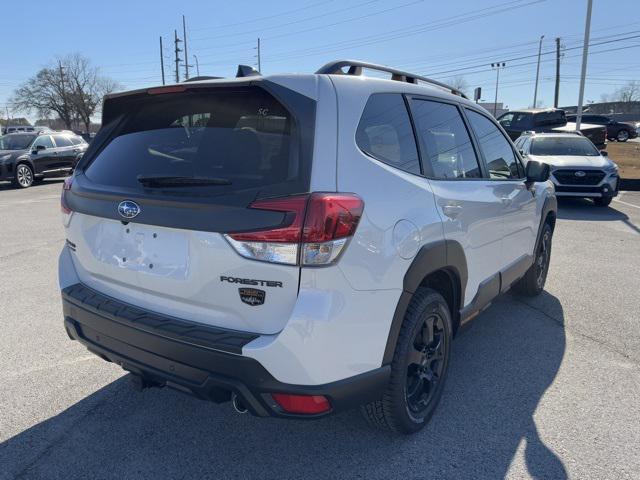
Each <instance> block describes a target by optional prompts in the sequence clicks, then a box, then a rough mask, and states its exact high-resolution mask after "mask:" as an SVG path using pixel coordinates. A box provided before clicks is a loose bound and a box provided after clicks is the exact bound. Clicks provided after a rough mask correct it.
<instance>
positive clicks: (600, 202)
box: [593, 197, 613, 207]
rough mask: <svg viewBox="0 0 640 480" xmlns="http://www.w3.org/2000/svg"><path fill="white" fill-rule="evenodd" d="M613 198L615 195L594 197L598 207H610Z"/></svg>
mask: <svg viewBox="0 0 640 480" xmlns="http://www.w3.org/2000/svg"><path fill="white" fill-rule="evenodd" d="M611 200H613V197H599V198H594V199H593V203H595V204H596V205H597V206H598V207H608V206H609V204H610V203H611Z"/></svg>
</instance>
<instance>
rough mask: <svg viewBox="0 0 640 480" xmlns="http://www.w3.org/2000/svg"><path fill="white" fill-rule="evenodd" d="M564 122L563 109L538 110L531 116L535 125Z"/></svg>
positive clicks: (565, 120)
mask: <svg viewBox="0 0 640 480" xmlns="http://www.w3.org/2000/svg"><path fill="white" fill-rule="evenodd" d="M566 122H567V119H566V118H565V114H564V110H554V111H551V112H539V113H536V114H535V115H534V116H533V123H534V124H535V125H558V124H565V123H566Z"/></svg>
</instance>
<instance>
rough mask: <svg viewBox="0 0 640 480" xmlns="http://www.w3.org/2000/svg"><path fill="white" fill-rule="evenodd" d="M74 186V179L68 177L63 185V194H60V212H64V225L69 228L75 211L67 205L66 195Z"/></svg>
mask: <svg viewBox="0 0 640 480" xmlns="http://www.w3.org/2000/svg"><path fill="white" fill-rule="evenodd" d="M72 184H73V177H67V178H65V180H64V183H63V184H62V192H61V193H60V211H61V212H62V223H63V225H64V226H65V227H68V226H69V222H70V221H71V214H72V213H73V210H71V208H70V207H69V205H68V204H67V201H66V200H65V198H64V193H65V192H67V191H69V190H71V185H72Z"/></svg>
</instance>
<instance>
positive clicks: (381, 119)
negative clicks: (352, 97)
mask: <svg viewBox="0 0 640 480" xmlns="http://www.w3.org/2000/svg"><path fill="white" fill-rule="evenodd" d="M356 143H357V144H358V147H360V150H362V151H363V152H365V153H366V154H367V155H369V156H371V157H373V158H375V159H376V160H380V161H381V162H384V163H386V164H389V165H391V166H392V167H395V168H398V169H400V170H404V171H406V172H410V173H415V174H419V173H420V162H419V160H418V149H417V147H416V141H415V137H414V135H413V129H412V127H411V120H410V119H409V113H408V112H407V107H406V105H405V103H404V99H403V98H402V95H400V94H399V93H378V94H374V95H372V96H371V97H370V98H369V100H368V101H367V105H366V106H365V108H364V111H363V113H362V117H361V118H360V123H359V125H358V129H357V131H356Z"/></svg>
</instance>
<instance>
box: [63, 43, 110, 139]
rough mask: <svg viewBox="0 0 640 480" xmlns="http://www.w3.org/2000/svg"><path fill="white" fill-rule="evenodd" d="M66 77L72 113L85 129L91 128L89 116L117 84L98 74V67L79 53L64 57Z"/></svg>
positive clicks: (95, 111) (87, 130)
mask: <svg viewBox="0 0 640 480" xmlns="http://www.w3.org/2000/svg"><path fill="white" fill-rule="evenodd" d="M64 64H65V66H66V72H67V79H68V82H69V86H70V88H71V103H72V105H73V110H74V113H76V114H77V116H78V119H79V120H80V121H81V122H82V123H83V124H84V127H85V131H86V132H89V131H90V128H91V117H92V116H93V115H94V114H95V113H97V111H98V109H99V107H100V105H101V103H102V98H103V97H104V96H105V95H107V94H108V93H111V92H113V91H114V90H116V89H117V88H118V84H117V83H116V82H115V81H114V80H112V79H110V78H108V77H104V76H102V75H100V70H99V68H98V67H94V66H92V65H91V62H90V61H89V59H87V58H85V57H83V56H81V55H79V54H75V55H70V56H68V57H66V58H65V62H64Z"/></svg>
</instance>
